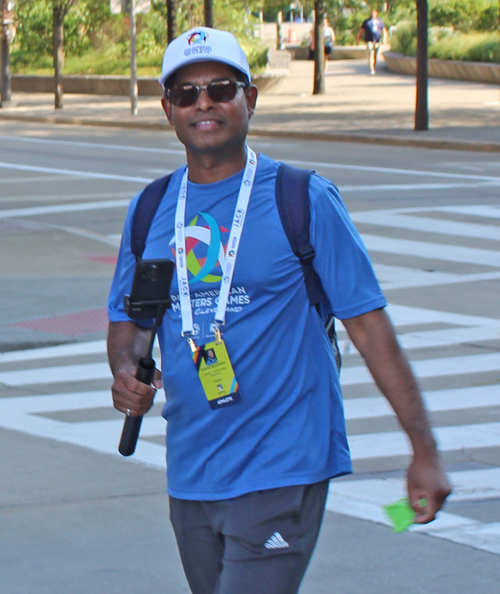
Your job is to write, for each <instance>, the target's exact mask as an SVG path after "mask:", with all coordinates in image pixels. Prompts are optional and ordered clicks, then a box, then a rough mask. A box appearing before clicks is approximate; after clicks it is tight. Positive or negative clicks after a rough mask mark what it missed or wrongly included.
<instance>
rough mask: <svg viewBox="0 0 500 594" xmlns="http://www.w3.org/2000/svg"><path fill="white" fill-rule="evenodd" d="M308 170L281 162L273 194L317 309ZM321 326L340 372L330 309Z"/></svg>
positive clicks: (320, 293)
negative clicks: (323, 325) (323, 328)
mask: <svg viewBox="0 0 500 594" xmlns="http://www.w3.org/2000/svg"><path fill="white" fill-rule="evenodd" d="M312 173H313V172H312V171H309V170H307V169H298V168H297V167H291V166H290V165H285V164H284V163H281V165H280V167H279V169H278V174H277V176H276V188H275V194H276V204H277V205H278V212H279V215H280V219H281V224H282V225H283V229H284V230H285V234H286V236H287V238H288V241H289V243H290V246H291V248H292V251H293V253H294V254H295V255H296V256H297V258H298V259H299V260H300V264H301V266H302V274H303V275H304V281H305V284H306V290H307V296H308V298H309V303H310V305H314V306H315V307H316V309H317V310H318V313H320V303H321V301H322V300H323V297H324V295H323V288H322V286H321V281H320V279H319V276H318V275H317V274H316V271H315V270H314V268H313V265H312V262H313V260H314V256H315V255H316V254H315V252H314V248H313V246H312V245H311V241H310V226H311V206H310V202H309V180H310V179H311V174H312ZM325 328H326V331H327V334H328V338H329V339H330V342H331V344H332V348H333V353H334V357H335V362H336V364H337V371H338V372H340V367H341V365H342V356H341V354H340V349H339V346H338V343H337V332H336V330H335V318H334V317H333V314H331V313H330V314H328V315H327V317H326V320H325Z"/></svg>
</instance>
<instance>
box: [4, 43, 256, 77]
mask: <svg viewBox="0 0 500 594" xmlns="http://www.w3.org/2000/svg"><path fill="white" fill-rule="evenodd" d="M243 47H244V50H245V53H246V54H247V56H248V61H249V64H250V69H251V72H252V74H260V73H261V72H263V71H264V70H265V67H266V64H267V48H262V47H259V46H256V45H250V44H248V46H246V47H245V46H244V44H243ZM162 60H163V50H160V51H158V52H157V53H147V54H146V53H142V54H141V52H138V53H137V75H138V76H153V77H159V76H160V74H161V63H162ZM11 71H12V72H13V73H15V74H39V75H45V76H51V75H53V74H54V67H53V63H52V58H51V56H38V57H36V58H33V57H32V56H28V55H25V54H23V53H22V52H19V51H17V52H16V51H14V52H12V54H11ZM64 74H67V75H68V74H97V75H104V76H105V75H126V76H129V75H130V57H129V55H128V53H127V49H126V48H123V47H120V46H112V47H111V48H109V49H107V50H105V51H89V52H87V53H85V54H84V55H83V56H67V57H66V60H65V64H64Z"/></svg>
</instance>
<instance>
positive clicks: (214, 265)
mask: <svg viewBox="0 0 500 594" xmlns="http://www.w3.org/2000/svg"><path fill="white" fill-rule="evenodd" d="M200 218H201V219H204V221H205V223H206V224H205V225H199V224H198V222H199V219H200ZM223 233H229V229H226V228H225V227H219V226H218V225H217V222H216V220H215V219H214V218H213V217H211V216H210V215H209V214H207V213H205V212H200V214H199V215H197V216H196V217H195V218H194V219H193V220H192V221H191V222H190V223H189V225H187V226H186V233H185V236H186V266H187V269H188V271H189V272H190V273H191V275H192V276H191V278H190V280H189V282H190V283H195V282H197V281H201V282H204V283H217V282H220V281H221V280H222V268H223V267H224V263H225V261H226V254H225V251H224V248H225V246H224V244H223V243H222V234H223ZM169 245H170V246H171V247H172V252H175V236H174V237H172V239H171V240H170V243H169ZM218 270H220V271H221V274H216V273H215V274H214V272H217V271H218Z"/></svg>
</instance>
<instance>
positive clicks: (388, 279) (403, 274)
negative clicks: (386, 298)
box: [373, 263, 500, 290]
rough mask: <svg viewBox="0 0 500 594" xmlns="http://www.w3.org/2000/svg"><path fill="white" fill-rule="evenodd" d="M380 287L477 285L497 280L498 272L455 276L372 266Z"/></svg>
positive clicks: (382, 265) (386, 266)
mask: <svg viewBox="0 0 500 594" xmlns="http://www.w3.org/2000/svg"><path fill="white" fill-rule="evenodd" d="M373 269H374V270H375V274H376V275H377V278H378V281H379V283H380V286H381V288H382V289H384V290H389V289H408V288H410V287H426V286H435V285H453V284H458V283H477V282H479V281H483V280H497V279H498V278H500V272H479V273H475V274H455V273H453V272H439V271H437V270H433V271H428V270H419V269H418V268H407V267H404V266H392V265H389V264H376V263H374V264H373Z"/></svg>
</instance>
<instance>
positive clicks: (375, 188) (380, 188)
mask: <svg viewBox="0 0 500 594" xmlns="http://www.w3.org/2000/svg"><path fill="white" fill-rule="evenodd" d="M497 186H500V181H498V182H493V181H485V182H475V183H465V182H464V183H459V184H457V183H455V184H452V183H448V184H446V183H443V184H373V185H364V186H344V185H342V184H340V183H339V184H338V187H339V190H340V194H341V195H343V194H346V193H348V192H392V191H400V192H405V191H412V190H419V191H421V190H452V189H456V188H488V187H491V188H494V187H497Z"/></svg>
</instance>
